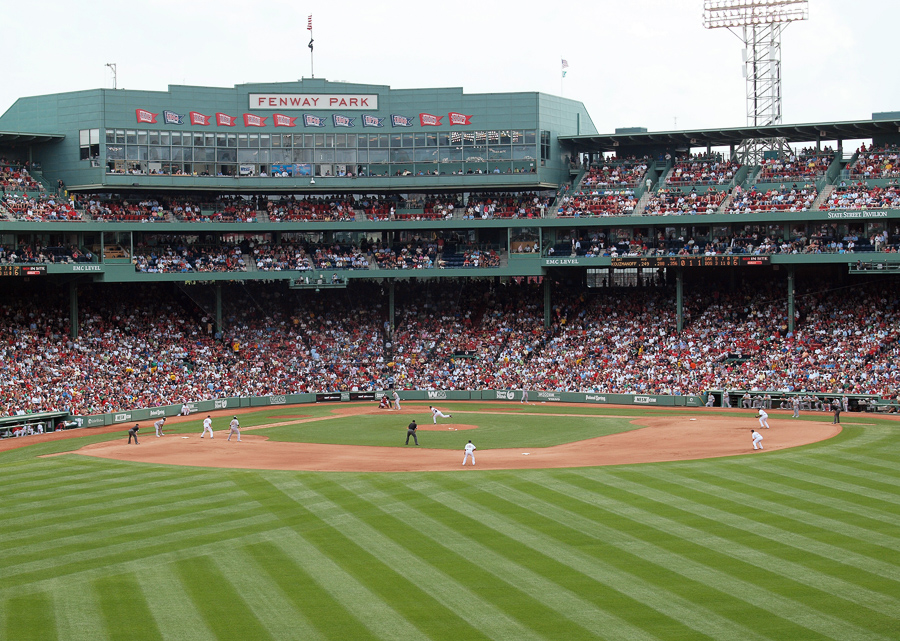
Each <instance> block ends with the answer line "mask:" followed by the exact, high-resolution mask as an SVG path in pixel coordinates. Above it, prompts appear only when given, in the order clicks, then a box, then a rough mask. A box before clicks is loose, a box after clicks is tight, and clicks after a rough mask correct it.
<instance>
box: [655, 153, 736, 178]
mask: <svg viewBox="0 0 900 641" xmlns="http://www.w3.org/2000/svg"><path fill="white" fill-rule="evenodd" d="M740 168H741V164H740V163H737V162H731V161H726V160H724V159H723V158H722V157H721V155H719V154H709V155H708V154H697V155H695V156H691V157H690V158H685V159H680V158H679V159H676V161H675V165H674V167H672V171H671V173H669V175H668V176H667V177H666V185H668V186H677V185H725V184H728V183H729V182H731V179H732V178H734V175H735V174H736V173H737V171H738V170H739V169H740Z"/></svg>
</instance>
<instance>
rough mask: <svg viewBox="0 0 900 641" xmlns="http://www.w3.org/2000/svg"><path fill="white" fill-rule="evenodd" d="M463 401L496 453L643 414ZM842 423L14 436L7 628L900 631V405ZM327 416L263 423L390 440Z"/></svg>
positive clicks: (7, 523)
mask: <svg viewBox="0 0 900 641" xmlns="http://www.w3.org/2000/svg"><path fill="white" fill-rule="evenodd" d="M442 407H444V406H442ZM446 407H447V408H448V409H445V411H449V412H450V413H453V414H454V419H453V421H454V422H460V423H462V422H465V423H472V424H477V425H482V426H483V427H481V428H480V429H479V430H478V431H477V432H459V433H458V434H461V435H464V436H466V438H467V439H468V438H473V440H475V438H474V437H475V435H477V436H478V440H477V441H476V442H477V444H478V445H479V448H482V447H484V446H483V445H482V444H483V443H485V442H488V441H490V442H492V443H495V442H502V441H503V435H504V433H505V434H507V435H508V437H509V439H510V440H511V441H515V443H518V442H520V441H522V440H528V439H533V441H528V442H529V443H531V442H538V441H540V439H542V438H546V436H543V435H542V434H539V433H537V432H535V433H531V432H532V431H533V430H534V429H535V428H533V427H530V426H535V425H536V426H537V429H538V431H542V432H546V431H547V427H548V426H552V427H553V430H554V432H557V434H556V435H555V436H554V438H557V439H558V438H564V439H572V438H581V437H583V434H584V432H585V427H584V425H586V424H587V425H590V424H591V423H592V422H593V423H594V433H597V432H598V430H603V431H604V432H605V431H621V430H623V429H630V428H632V426H631V425H629V424H628V419H613V418H608V417H607V418H603V417H602V414H604V413H606V414H616V415H628V416H631V415H635V414H636V413H637V412H638V411H636V410H622V409H609V410H603V409H597V410H591V411H587V410H585V409H582V408H574V407H573V408H568V407H566V406H565V405H561V404H553V405H552V406H550V405H549V404H548V405H547V406H538V407H529V408H528V410H527V411H528V412H533V411H538V412H545V413H563V412H566V413H572V414H580V415H581V416H579V417H574V418H572V419H568V418H566V417H558V416H543V417H537V418H535V419H531V418H528V419H526V417H524V416H522V417H518V419H517V420H511V421H507V420H506V417H501V416H498V415H497V409H496V408H497V406H496V405H492V407H493V408H495V409H493V410H492V411H490V412H479V411H478V410H479V407H477V406H473V407H471V408H467V411H466V413H465V414H463V413H462V410H463V404H447V405H446ZM501 407H506V406H501ZM508 409H509V410H510V411H517V412H522V411H526V410H523V409H521V408H520V407H519V406H518V405H517V404H515V403H511V404H509V406H508ZM457 410H460V412H459V414H458V415H457ZM320 411H325V409H324V408H321V407H310V408H305V407H304V408H278V409H277V410H275V409H272V408H266V410H265V411H261V412H259V413H258V414H257V415H254V416H250V415H244V416H242V417H241V421H242V424H244V425H250V424H257V425H259V424H267V423H271V422H279V421H284V420H289V419H283V418H272V417H273V416H277V415H285V414H314V413H316V412H320ZM468 411H471V412H472V413H468ZM647 413H648V414H652V415H654V416H659V415H661V414H665V410H661V409H655V410H649V411H647ZM587 414H590V415H593V416H585V415H587ZM426 415H427V407H424V406H423V419H424V417H425V416H426ZM743 415H747V416H749V413H747V412H744V413H741V412H740V411H739V410H736V411H734V412H733V413H732V414H731V416H734V417H738V416H743ZM409 418H410V417H409V416H408V415H399V416H398V415H393V416H390V418H386V419H385V420H387V421H389V422H390V425H389V426H388V427H387V428H385V429H387V430H389V431H390V433H391V435H392V437H393V436H395V435H397V434H398V432H397V431H396V430H397V427H395V426H393V424H394V423H397V422H398V421H399V422H400V423H401V425H400V426H399V428H400V429H403V428H404V426H405V423H406V422H408V421H409ZM828 418H829V417H826V416H824V415H819V416H815V417H809V418H808V419H807V420H827V419H828ZM843 418H844V422H845V427H844V432H843V433H842V434H841V435H840V436H838V437H836V438H834V439H831V440H829V441H826V442H822V443H817V444H813V445H809V446H805V447H800V448H795V449H792V450H782V451H778V452H771V453H770V452H763V453H756V454H748V455H747V456H740V457H731V458H720V459H710V460H704V461H691V462H677V463H655V464H643V465H627V466H617V467H598V468H577V469H552V470H529V471H487V470H477V469H467V470H464V471H463V470H460V471H459V472H435V473H428V474H410V473H402V474H401V473H398V474H384V473H382V474H349V473H308V472H278V471H244V470H241V471H231V470H219V469H205V468H187V467H175V466H171V467H170V466H161V465H150V464H137V463H125V462H116V461H109V460H101V459H92V458H88V457H80V456H61V457H53V458H37V457H36V456H37V454H43V453H48V452H53V451H66V450H71V449H74V448H77V447H80V446H81V445H83V444H85V443H87V442H90V441H96V440H105V439H108V438H120V437H121V435H119V434H116V435H94V436H89V437H84V438H78V439H72V440H69V441H57V442H52V443H45V444H40V445H35V446H30V447H26V448H23V449H19V450H13V451H9V452H4V453H0V488H2V493H0V514H2V517H0V578H2V580H0V639H8V640H10V641H26V640H29V639H38V640H41V641H47V640H50V639H83V640H85V641H88V640H89V641H102V640H104V639H111V640H117V639H138V640H143V639H185V640H189V641H203V640H208V639H239V640H241V641H256V640H265V639H277V640H282V639H304V640H305V639H311V640H316V639H337V640H339V641H356V640H365V639H385V640H390V641H398V640H405V639H436V640H445V639H446V640H450V639H453V640H459V639H463V640H467V639H510V640H517V641H518V640H540V639H564V640H566V641H574V640H576V639H619V640H623V641H625V640H627V641H632V640H637V641H641V640H651V639H685V640H696V639H735V640H742V641H743V640H754V639H772V640H778V641H781V640H800V639H835V640H840V641H844V640H851V639H858V640H860V641H877V640H879V639H885V640H886V639H893V640H896V639H900V623H898V621H900V422H894V421H888V420H885V419H878V418H874V417H871V416H870V415H860V414H845V415H844V416H843ZM501 419H502V420H501ZM340 420H341V421H343V420H344V419H340ZM428 420H429V422H430V417H428ZM726 420H727V419H726ZM782 420H788V419H783V418H781V417H779V416H773V417H772V418H771V419H770V421H771V423H772V425H773V427H772V429H773V430H774V429H778V423H779V422H780V421H782ZM226 422H227V421H226V420H225V419H218V420H217V422H216V425H215V427H216V429H222V428H224V427H225V423H226ZM254 422H255V423H254ZM420 422H422V421H421V420H420ZM854 423H856V425H854ZM862 423H865V425H860V424H862ZM197 424H198V425H199V417H198V423H197ZM328 424H330V425H332V428H333V427H334V425H336V424H335V423H332V422H331V421H327V422H323V423H307V424H304V425H300V426H296V427H295V428H293V430H294V432H296V433H294V432H292V431H291V429H288V428H268V429H267V430H265V432H262V433H266V434H269V435H270V436H271V437H272V438H280V439H286V438H293V437H294V436H296V435H297V434H302V433H305V435H306V436H305V437H301V440H307V439H308V440H316V438H320V439H322V438H325V436H322V435H323V434H324V435H329V434H330V436H328V438H331V439H340V440H335V441H328V440H326V441H324V442H358V443H363V442H366V439H372V438H374V439H376V440H378V439H380V438H381V436H380V435H379V429H381V428H378V427H373V426H372V425H369V424H367V423H365V422H362V421H357V422H355V423H354V422H353V421H349V422H347V423H346V424H343V425H342V426H341V427H340V429H339V430H337V429H330V430H329V429H326V425H328ZM313 426H315V427H313ZM193 427H194V426H193V425H190V426H184V427H180V426H175V425H173V426H172V428H173V429H172V430H171V431H172V432H180V431H194V430H193ZM196 431H197V432H198V433H199V429H197V430H196ZM354 431H355V432H356V434H357V436H358V438H357V437H354V436H353V434H354ZM561 431H562V432H564V434H563V436H560V432H561ZM257 433H260V432H257ZM316 434H318V435H319V436H318V437H316V436H315V435H316ZM438 434H439V433H438V432H427V433H423V434H422V435H421V437H422V438H424V439H431V438H432V437H436V436H437V435H438ZM441 436H443V434H442V433H441ZM151 438H152V437H151ZM459 438H460V437H459V436H456V439H457V440H458V439H459ZM343 439H350V440H349V441H344V440H343ZM354 439H357V440H354ZM320 442H321V441H320ZM541 442H543V441H541ZM378 444H381V443H378ZM431 446H434V447H443V445H438V444H433V445H431ZM448 447H449V445H448ZM454 447H458V445H454Z"/></svg>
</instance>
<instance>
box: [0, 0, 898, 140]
mask: <svg viewBox="0 0 900 641" xmlns="http://www.w3.org/2000/svg"><path fill="white" fill-rule="evenodd" d="M309 14H312V15H313V35H314V37H315V51H314V55H315V59H314V65H315V66H314V68H313V69H312V70H311V68H310V65H311V63H310V56H309V49H308V48H307V43H308V41H309V31H307V29H306V26H307V16H308V15H309ZM702 17H703V3H702V1H701V0H625V1H622V0H581V2H571V3H557V2H545V3H538V2H522V1H521V0H519V1H515V2H512V1H509V0H490V1H484V0H480V1H472V0H454V1H452V2H424V3H415V2H398V3H390V4H388V3H383V2H373V1H371V0H367V1H360V0H344V1H342V2H327V3H324V2H317V3H313V2H306V3H304V2H297V1H291V2H286V1H282V0H268V1H267V2H265V3H261V2H260V3H250V2H246V1H245V2H236V1H233V0H219V1H217V2H208V1H206V0H194V1H181V2H179V1H174V2H172V1H170V2H150V3H131V2H122V1H121V0H115V1H110V0H87V1H85V2H72V1H71V0H66V1H65V2H63V1H58V0H32V2H21V0H0V25H3V28H2V34H3V36H2V37H3V50H4V54H5V55H4V65H3V67H4V74H3V82H2V84H0V113H3V112H4V111H6V109H7V108H8V107H9V106H10V105H12V104H13V103H14V102H15V100H16V99H17V98H19V97H23V96H33V95H43V94H49V93H59V92H66V91H78V90H83V89H94V88H97V87H109V88H111V87H112V86H113V78H112V73H111V70H110V68H109V67H107V66H106V64H107V63H115V64H116V67H117V72H118V78H117V84H118V87H119V88H124V89H140V90H155V91H165V90H166V89H167V87H168V86H169V85H178V84H187V85H201V86H217V87H232V86H234V85H236V84H242V83H246V82H287V81H295V80H299V79H301V78H305V77H306V78H308V77H310V76H311V71H314V72H315V77H316V78H324V79H327V80H342V81H347V82H359V83H367V84H380V85H389V86H391V87H393V88H398V89H408V88H427V87H462V88H463V90H464V91H465V92H466V93H493V92H511V91H541V92H545V93H550V94H555V95H563V96H565V97H566V98H572V99H575V100H580V101H581V102H583V103H584V104H585V106H586V107H587V110H588V113H589V114H590V115H591V118H592V120H593V121H594V125H595V126H596V128H597V130H598V131H599V132H600V133H612V132H613V131H614V130H615V128H616V127H646V128H647V129H649V130H650V131H668V130H672V129H696V128H721V127H738V126H743V125H745V124H746V112H745V100H744V96H745V86H744V79H743V77H742V75H741V70H742V62H741V49H742V48H743V45H742V43H741V41H740V39H739V38H738V37H737V36H735V35H733V34H732V33H730V32H729V31H728V30H727V29H704V28H703V20H702ZM898 18H900V3H898V2H896V1H895V0H856V2H853V3H847V2H846V1H844V2H839V1H838V0H810V2H809V20H808V21H803V22H795V23H792V24H790V25H789V26H788V27H787V28H786V29H785V31H784V34H783V36H782V94H783V122H785V123H789V124H794V123H807V122H821V121H833V120H861V119H867V118H871V115H872V113H873V112H880V111H900V82H897V77H898V73H897V70H896V68H895V66H896V64H895V56H894V53H893V52H894V48H895V32H896V29H897V26H896V25H898V24H900V20H898ZM563 58H564V59H565V60H566V61H567V62H568V63H569V68H568V69H567V75H566V77H565V79H563V78H561V75H562V74H561V71H562V70H561V59H563ZM891 78H894V80H891Z"/></svg>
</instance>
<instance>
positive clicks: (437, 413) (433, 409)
mask: <svg viewBox="0 0 900 641" xmlns="http://www.w3.org/2000/svg"><path fill="white" fill-rule="evenodd" d="M428 409H430V410H431V417H432V418H433V419H434V424H435V425H437V420H438V416H440V417H441V418H453V414H444V413H443V412H442V411H441V410H439V409H438V408H436V407H433V406H431V405H429V406H428Z"/></svg>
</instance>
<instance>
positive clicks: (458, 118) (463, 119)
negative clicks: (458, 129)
mask: <svg viewBox="0 0 900 641" xmlns="http://www.w3.org/2000/svg"><path fill="white" fill-rule="evenodd" d="M447 118H449V119H450V125H451V126H452V125H471V124H472V116H467V115H466V114H458V113H456V112H455V111H451V112H450V113H448V114H447Z"/></svg>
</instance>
